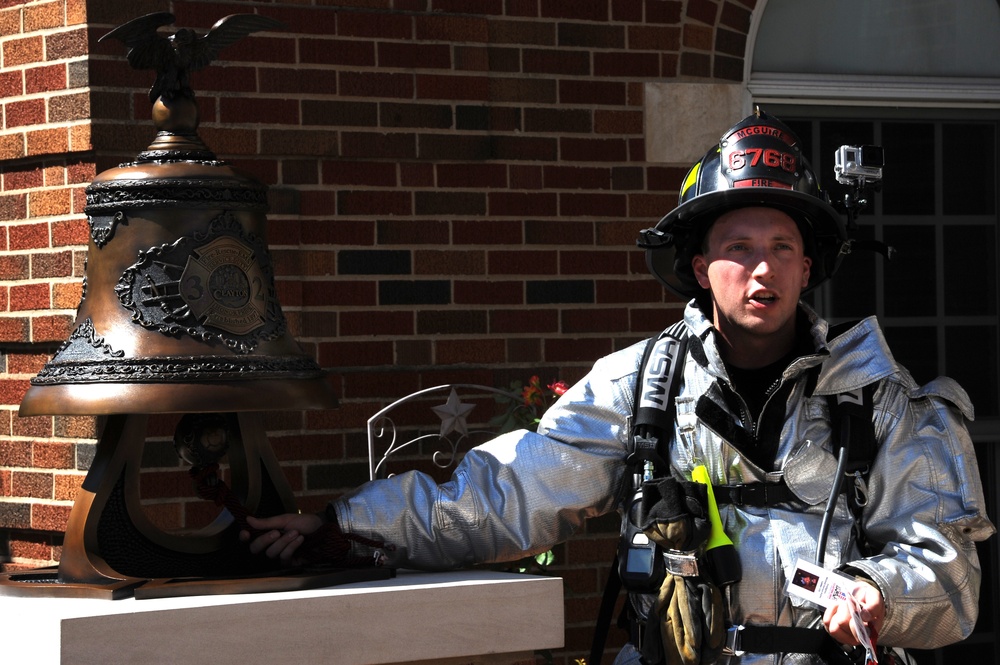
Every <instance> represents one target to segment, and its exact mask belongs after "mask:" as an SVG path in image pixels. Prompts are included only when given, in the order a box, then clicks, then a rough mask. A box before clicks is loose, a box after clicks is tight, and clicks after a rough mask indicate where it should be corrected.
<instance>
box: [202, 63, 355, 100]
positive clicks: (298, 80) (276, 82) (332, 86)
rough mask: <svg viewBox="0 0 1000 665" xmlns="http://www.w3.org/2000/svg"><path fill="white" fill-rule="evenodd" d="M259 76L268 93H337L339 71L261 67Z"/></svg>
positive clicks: (262, 87) (260, 85)
mask: <svg viewBox="0 0 1000 665" xmlns="http://www.w3.org/2000/svg"><path fill="white" fill-rule="evenodd" d="M210 69H211V68H210ZM257 78H258V80H259V84H258V85H259V87H260V92H262V93H266V94H274V93H290V94H294V95H308V94H320V95H334V94H337V71H336V70H334V69H321V68H317V67H311V68H310V67H305V66H301V67H297V68H295V69H283V68H278V67H260V68H259V69H258V71H257Z"/></svg>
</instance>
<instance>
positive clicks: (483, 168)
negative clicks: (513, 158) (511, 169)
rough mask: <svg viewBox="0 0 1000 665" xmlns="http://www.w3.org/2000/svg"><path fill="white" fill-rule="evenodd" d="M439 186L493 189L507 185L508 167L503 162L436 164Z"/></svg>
mask: <svg viewBox="0 0 1000 665" xmlns="http://www.w3.org/2000/svg"><path fill="white" fill-rule="evenodd" d="M434 169H435V172H436V173H437V184H438V186H439V187H470V188H476V189H492V188H502V187H506V186H507V167H506V166H504V165H503V164H436V165H435V167H434Z"/></svg>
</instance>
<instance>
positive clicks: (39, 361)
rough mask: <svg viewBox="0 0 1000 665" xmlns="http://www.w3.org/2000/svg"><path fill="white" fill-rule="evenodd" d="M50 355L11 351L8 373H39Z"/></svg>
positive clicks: (8, 357) (8, 360)
mask: <svg viewBox="0 0 1000 665" xmlns="http://www.w3.org/2000/svg"><path fill="white" fill-rule="evenodd" d="M49 357H50V356H49V355H48V354H45V353H10V354H8V355H7V373H8V374H32V375H34V374H37V373H38V372H39V371H40V370H41V369H42V367H43V366H44V365H45V363H47V362H48V361H49ZM0 466H2V465H0Z"/></svg>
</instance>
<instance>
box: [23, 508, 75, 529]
mask: <svg viewBox="0 0 1000 665" xmlns="http://www.w3.org/2000/svg"><path fill="white" fill-rule="evenodd" d="M71 510H72V506H55V505H49V504H42V503H36V504H33V505H32V506H31V528H32V529H38V530H41V531H65V530H66V525H67V524H68V523H69V513H70V511H71Z"/></svg>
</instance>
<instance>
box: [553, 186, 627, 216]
mask: <svg viewBox="0 0 1000 665" xmlns="http://www.w3.org/2000/svg"><path fill="white" fill-rule="evenodd" d="M627 208H628V199H627V197H626V195H625V194H591V193H588V192H573V193H564V194H560V195H559V212H560V214H561V215H565V216H568V217H594V216H598V217H624V216H625V215H626V213H627Z"/></svg>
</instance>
